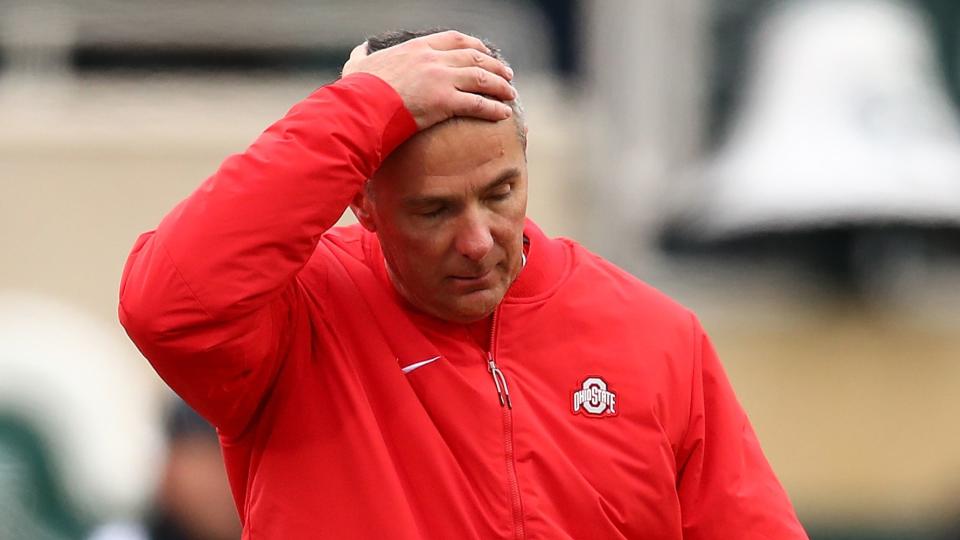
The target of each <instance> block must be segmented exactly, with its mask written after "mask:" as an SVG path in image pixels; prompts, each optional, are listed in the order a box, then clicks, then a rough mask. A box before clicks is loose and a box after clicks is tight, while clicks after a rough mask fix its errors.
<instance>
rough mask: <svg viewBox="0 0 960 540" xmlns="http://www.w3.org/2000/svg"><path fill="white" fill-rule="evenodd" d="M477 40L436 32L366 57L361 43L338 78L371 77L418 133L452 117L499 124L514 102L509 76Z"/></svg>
mask: <svg viewBox="0 0 960 540" xmlns="http://www.w3.org/2000/svg"><path fill="white" fill-rule="evenodd" d="M489 52H490V51H489V49H487V47H486V46H485V45H484V44H483V42H482V41H480V40H479V39H477V38H475V37H472V36H468V35H465V34H461V33H460V32H456V31H453V30H451V31H447V32H439V33H436V34H430V35H427V36H423V37H420V38H415V39H411V40H409V41H406V42H404V43H400V44H399V45H395V46H393V47H389V48H387V49H383V50H380V51H377V52H375V53H373V54H367V44H366V43H365V42H364V43H361V44H360V45H358V46H357V47H356V48H354V49H353V52H352V53H351V54H350V59H349V60H348V61H347V63H346V64H344V66H343V75H344V76H346V75H350V74H351V73H360V72H364V73H370V74H371V75H376V76H377V77H379V78H381V79H383V80H384V81H385V82H386V83H387V84H389V85H390V86H392V87H393V89H394V90H396V91H397V93H398V94H400V97H401V98H402V99H403V103H404V105H405V106H406V107H407V109H408V110H409V111H410V113H411V114H412V115H413V118H414V120H416V122H417V126H418V127H419V128H420V129H421V130H423V129H426V128H428V127H430V126H432V125H434V124H437V123H439V122H442V121H444V120H446V119H448V118H451V117H454V116H469V117H475V118H481V119H484V120H492V121H499V120H505V119H507V118H509V117H510V116H511V114H512V111H511V109H510V107H509V106H508V105H506V104H505V103H503V102H504V101H510V100H512V99H514V98H516V91H515V90H514V89H513V87H512V86H510V83H509V82H508V81H509V80H511V79H512V78H513V71H512V70H511V69H510V68H509V67H507V66H506V65H504V64H503V63H502V62H500V61H499V60H497V59H495V58H493V57H492V56H490V55H489V54H488V53H489Z"/></svg>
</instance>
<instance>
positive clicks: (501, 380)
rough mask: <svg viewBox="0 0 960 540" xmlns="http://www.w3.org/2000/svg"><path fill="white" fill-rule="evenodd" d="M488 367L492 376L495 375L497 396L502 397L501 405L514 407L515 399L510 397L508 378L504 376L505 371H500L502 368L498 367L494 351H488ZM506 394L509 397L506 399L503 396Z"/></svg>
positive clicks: (494, 381) (494, 382)
mask: <svg viewBox="0 0 960 540" xmlns="http://www.w3.org/2000/svg"><path fill="white" fill-rule="evenodd" d="M487 369H488V370H489V371H490V376H491V377H493V384H495V385H496V386H497V397H498V398H500V406H501V407H503V406H504V404H506V405H507V407H508V408H510V409H512V408H513V401H512V400H511V399H510V387H509V386H507V378H506V376H504V374H503V372H502V371H500V368H498V367H497V362H496V361H495V360H494V359H493V353H487ZM504 394H506V396H507V399H506V401H504V399H503V396H504Z"/></svg>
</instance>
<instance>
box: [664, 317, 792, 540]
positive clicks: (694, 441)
mask: <svg viewBox="0 0 960 540" xmlns="http://www.w3.org/2000/svg"><path fill="white" fill-rule="evenodd" d="M693 334H694V344H693V345H694V364H693V365H694V368H693V392H692V399H691V401H692V402H691V414H690V422H689V425H688V428H687V433H686V436H685V438H684V440H683V443H682V445H681V452H680V454H679V455H678V462H679V469H678V471H679V472H678V484H677V485H678V492H679V497H680V505H681V512H682V519H683V537H684V538H685V539H689V540H714V539H717V538H736V539H737V540H771V539H776V540H799V539H807V535H806V533H805V532H804V530H803V527H802V526H801V525H800V522H799V521H798V520H797V516H796V514H795V512H794V510H793V507H792V505H791V504H790V501H789V499H788V498H787V494H786V493H785V492H784V490H783V487H782V486H781V485H780V482H779V481H778V480H777V478H776V476H775V475H774V473H773V470H772V469H771V467H770V464H769V463H768V462H767V459H766V458H765V457H764V455H763V450H761V448H760V442H759V441H758V440H757V436H756V434H755V433H754V431H753V427H752V426H751V425H750V421H749V419H748V418H747V415H746V413H745V412H744V410H743V408H742V407H741V406H740V404H739V402H738V401H737V398H736V396H735V395H734V392H733V388H732V387H731V385H730V382H729V381H728V379H727V376H726V374H725V373H724V370H723V367H722V366H721V365H720V361H719V359H718V358H717V354H716V352H715V351H714V348H713V345H712V344H711V343H710V340H709V338H708V337H707V336H706V334H704V332H703V329H702V328H701V327H700V324H699V323H698V322H697V321H696V319H695V318H694V332H693Z"/></svg>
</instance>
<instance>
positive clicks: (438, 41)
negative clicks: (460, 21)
mask: <svg viewBox="0 0 960 540" xmlns="http://www.w3.org/2000/svg"><path fill="white" fill-rule="evenodd" d="M419 39H422V40H424V41H425V42H426V43H427V44H428V45H430V47H431V48H433V49H436V50H438V51H452V50H454V49H476V50H478V51H480V52H483V53H485V54H489V53H490V49H488V48H487V46H486V45H484V44H483V41H481V40H480V39H478V38H475V37H473V36H468V35H466V34H461V33H460V32H457V31H456V30H447V31H446V32H438V33H436V34H430V35H428V36H424V37H422V38H419Z"/></svg>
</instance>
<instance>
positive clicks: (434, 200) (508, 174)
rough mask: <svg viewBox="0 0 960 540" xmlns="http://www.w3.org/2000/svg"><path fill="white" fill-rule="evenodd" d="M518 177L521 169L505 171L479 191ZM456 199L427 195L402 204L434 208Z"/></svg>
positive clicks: (407, 199)
mask: <svg viewBox="0 0 960 540" xmlns="http://www.w3.org/2000/svg"><path fill="white" fill-rule="evenodd" d="M518 176H520V169H519V168H517V167H510V168H509V169H505V170H503V171H502V172H501V173H500V174H499V175H497V177H496V178H495V179H493V180H492V181H490V182H488V183H487V184H486V185H484V186H483V187H481V188H480V189H479V190H478V191H479V192H480V193H487V192H489V191H492V190H494V189H496V188H497V187H499V186H501V185H503V184H505V183H507V182H509V181H510V180H513V179H514V178H516V177H518ZM455 199H456V197H445V196H443V195H427V196H417V195H412V196H410V197H404V199H403V203H402V204H403V206H405V207H407V208H422V207H426V206H432V205H437V204H446V203H449V202H451V201H453V200H455Z"/></svg>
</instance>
